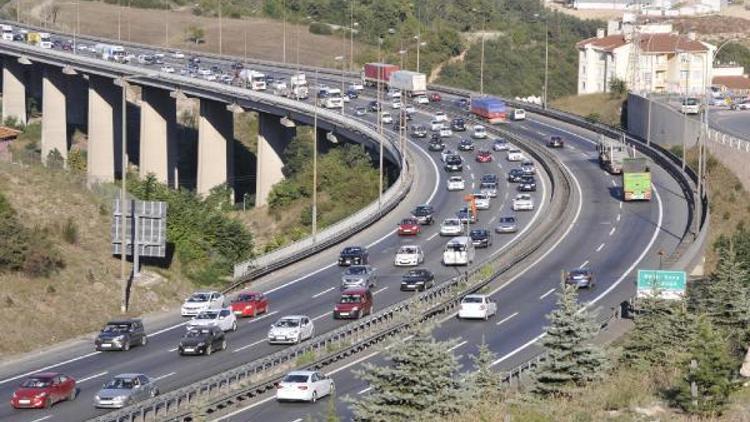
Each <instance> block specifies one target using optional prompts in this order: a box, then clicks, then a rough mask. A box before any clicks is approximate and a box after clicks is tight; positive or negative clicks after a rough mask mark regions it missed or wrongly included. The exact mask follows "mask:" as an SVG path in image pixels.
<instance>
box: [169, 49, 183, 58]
mask: <svg viewBox="0 0 750 422" xmlns="http://www.w3.org/2000/svg"><path fill="white" fill-rule="evenodd" d="M172 57H173V58H175V59H184V58H185V55H184V54H183V53H182V52H181V51H175V52H174V53H172Z"/></svg>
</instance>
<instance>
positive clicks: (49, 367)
mask: <svg viewBox="0 0 750 422" xmlns="http://www.w3.org/2000/svg"><path fill="white" fill-rule="evenodd" d="M99 353H101V352H91V353H87V354H85V355H81V356H78V357H75V358H73V359H68V360H66V361H63V362H60V363H55V364H53V365H48V366H45V367H44V368H39V369H35V370H33V371H30V372H27V373H25V374H21V375H16V376H14V377H11V378H6V379H4V380H1V381H0V385H2V384H6V383H9V382H11V381H15V380H17V379H19V378H23V377H28V376H29V375H33V374H36V373H38V372H44V371H47V370H49V369H52V368H57V367H58V366H62V365H67V364H69V363H73V362H76V361H79V360H81V359H86V358H88V357H91V356H94V355H98V354H99Z"/></svg>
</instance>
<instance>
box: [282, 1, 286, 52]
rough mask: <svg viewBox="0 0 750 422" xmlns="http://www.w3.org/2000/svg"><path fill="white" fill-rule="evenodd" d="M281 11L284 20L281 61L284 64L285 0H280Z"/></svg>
mask: <svg viewBox="0 0 750 422" xmlns="http://www.w3.org/2000/svg"><path fill="white" fill-rule="evenodd" d="M281 9H282V10H281V13H282V14H283V20H284V30H283V32H284V34H283V36H282V41H281V61H282V63H285V64H286V0H284V1H282V2H281Z"/></svg>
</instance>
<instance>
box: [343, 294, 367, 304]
mask: <svg viewBox="0 0 750 422" xmlns="http://www.w3.org/2000/svg"><path fill="white" fill-rule="evenodd" d="M361 302H362V295H341V298H340V299H339V303H361Z"/></svg>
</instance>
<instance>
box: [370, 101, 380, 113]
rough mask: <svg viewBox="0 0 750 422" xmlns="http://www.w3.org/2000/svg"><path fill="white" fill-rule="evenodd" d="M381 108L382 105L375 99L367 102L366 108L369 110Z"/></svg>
mask: <svg viewBox="0 0 750 422" xmlns="http://www.w3.org/2000/svg"><path fill="white" fill-rule="evenodd" d="M382 108H383V106H382V105H381V104H380V103H379V102H377V101H370V103H369V104H367V109H368V110H370V111H373V112H375V111H380V110H381V109H382Z"/></svg>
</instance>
